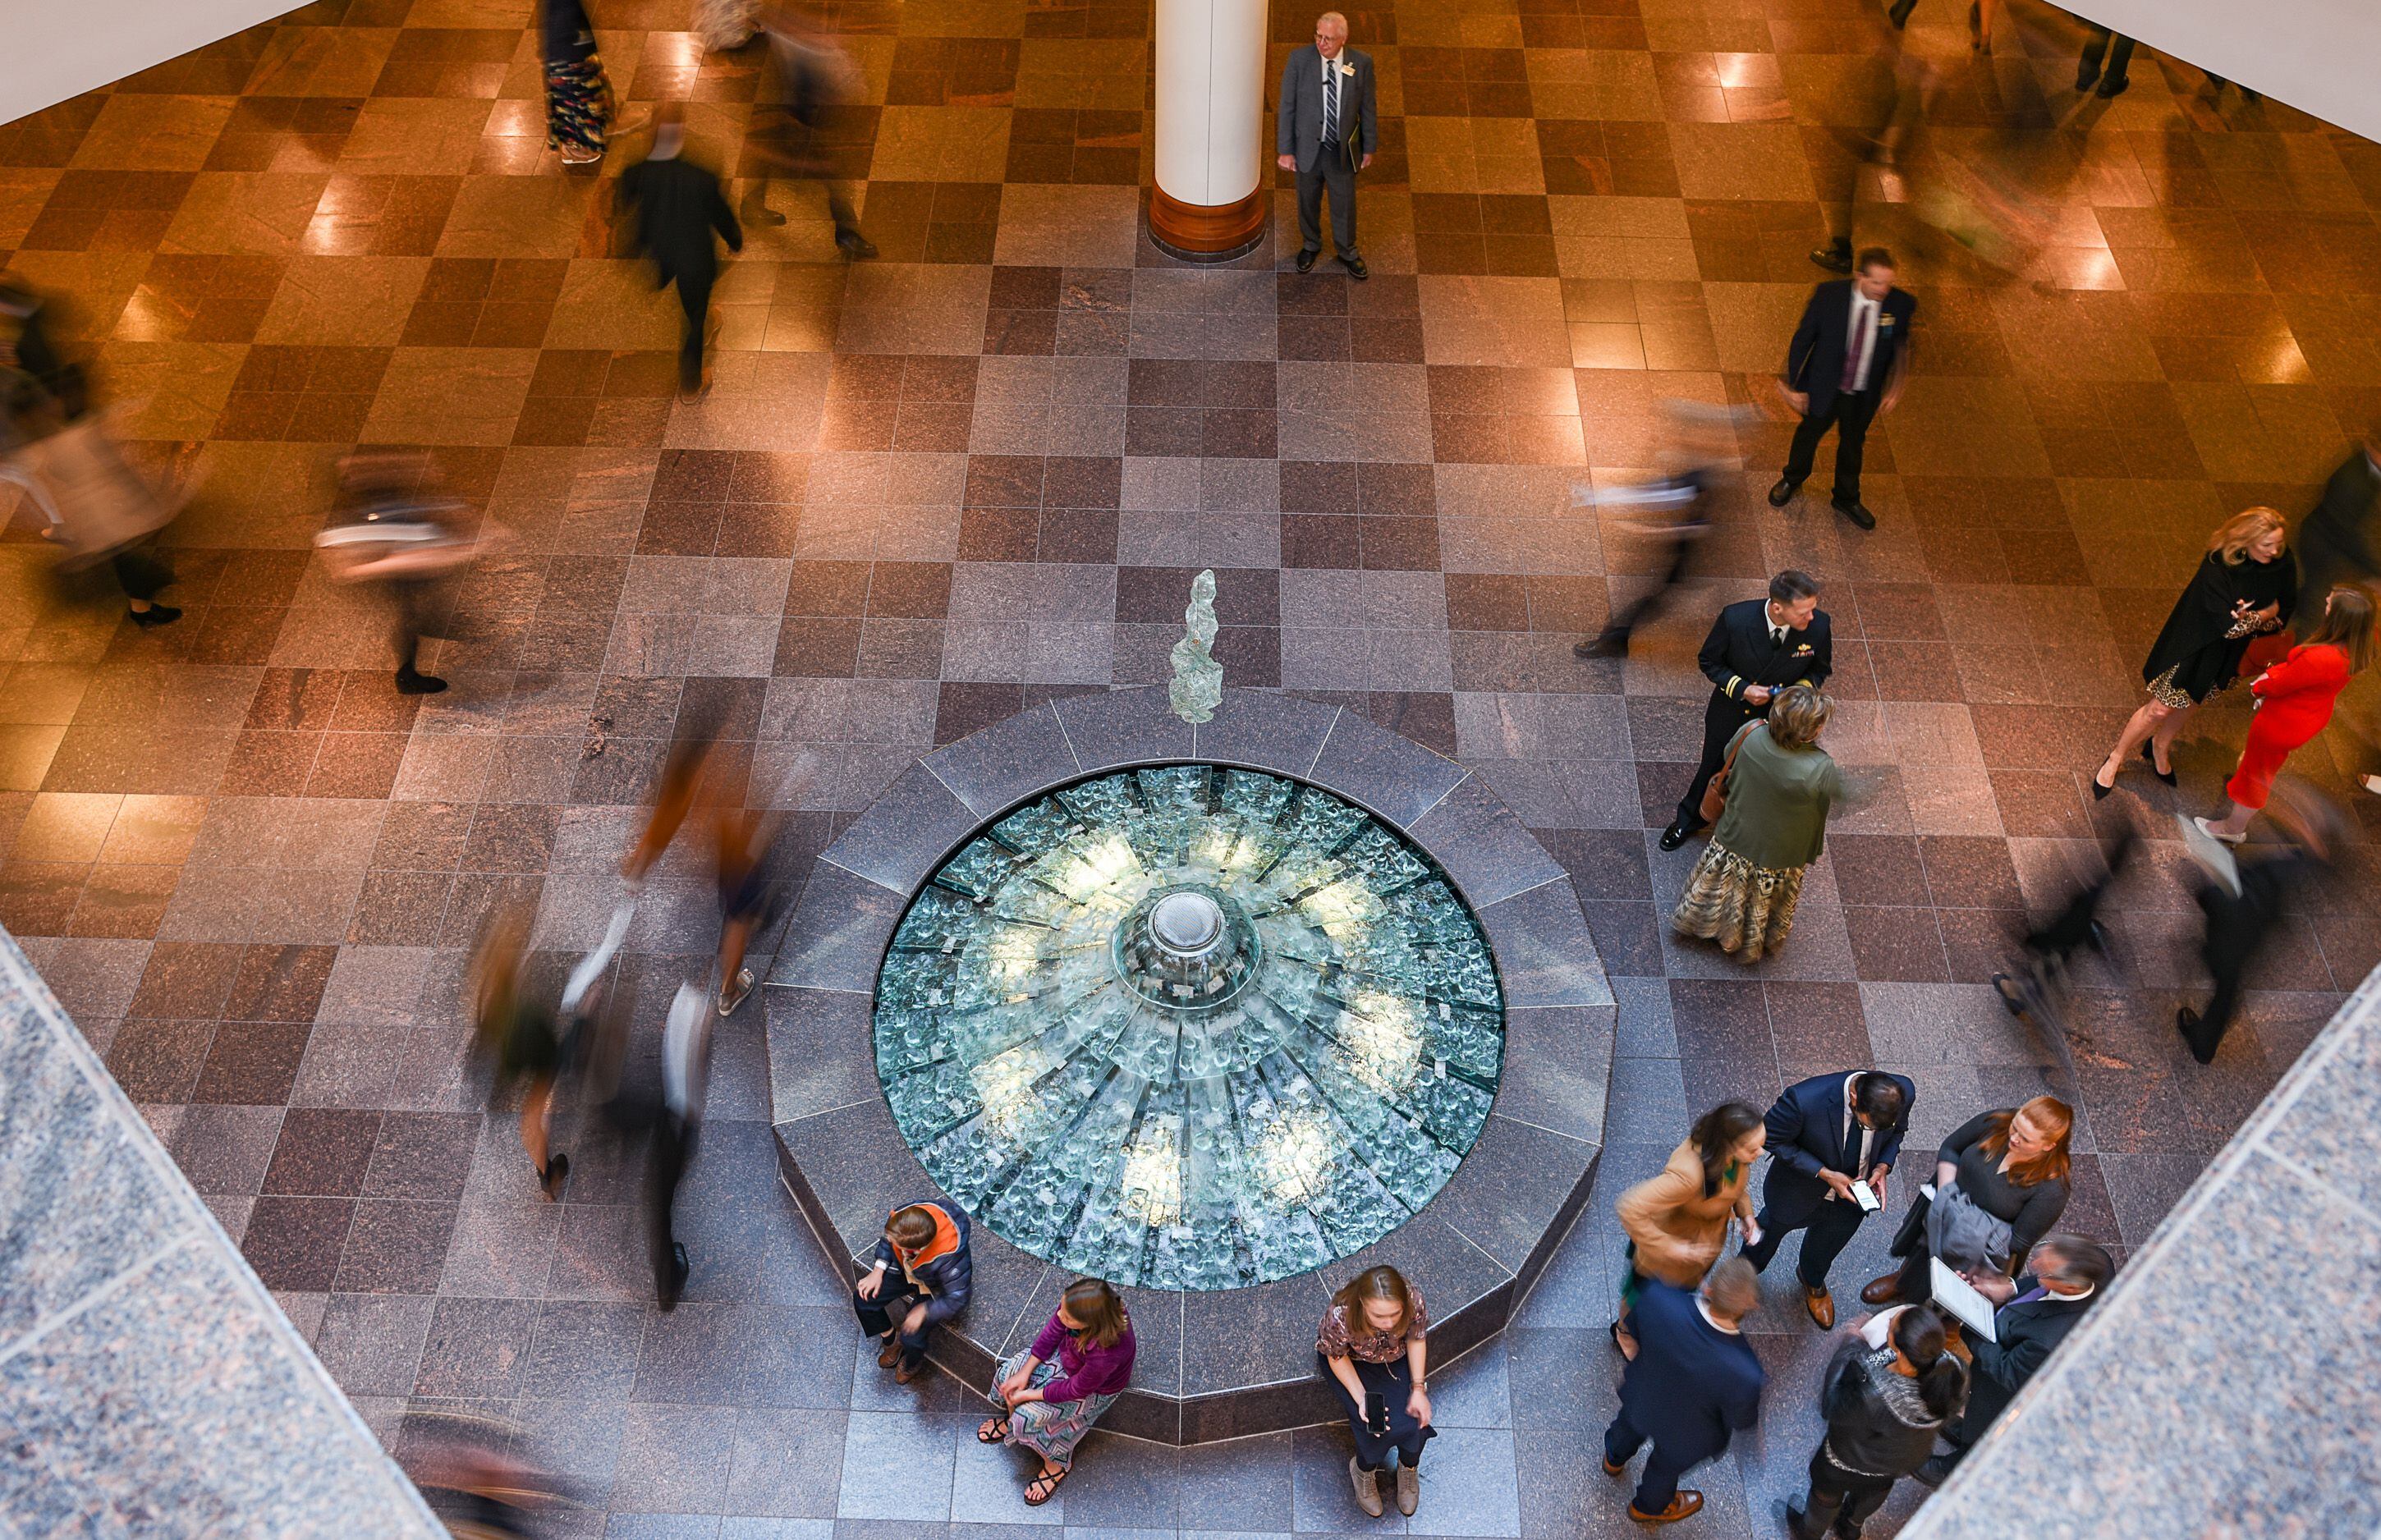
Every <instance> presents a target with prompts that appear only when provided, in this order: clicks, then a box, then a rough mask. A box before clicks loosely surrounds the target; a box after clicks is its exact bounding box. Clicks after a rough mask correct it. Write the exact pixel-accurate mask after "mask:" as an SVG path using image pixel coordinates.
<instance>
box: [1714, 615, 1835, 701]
mask: <svg viewBox="0 0 2381 1540" xmlns="http://www.w3.org/2000/svg"><path fill="white" fill-rule="evenodd" d="M1835 659H1836V648H1835V641H1834V639H1833V637H1832V636H1831V635H1830V634H1829V632H1828V628H1827V612H1826V611H1825V610H1820V611H1819V612H1818V613H1816V614H1815V615H1813V616H1812V617H1811V623H1810V625H1808V626H1807V627H1805V628H1803V629H1801V630H1799V631H1788V632H1787V633H1786V645H1784V646H1783V647H1773V646H1771V645H1770V642H1769V601H1768V600H1766V599H1745V600H1740V602H1738V603H1736V604H1733V605H1728V607H1727V608H1725V609H1723V610H1721V611H1720V612H1719V618H1718V619H1716V620H1715V621H1713V622H1712V629H1711V635H1709V636H1707V637H1705V638H1703V652H1702V653H1701V654H1698V655H1697V656H1696V659H1695V661H1696V662H1697V663H1698V664H1699V665H1701V666H1702V668H1703V678H1707V679H1709V680H1711V682H1712V684H1713V686H1714V687H1715V688H1716V689H1717V690H1718V691H1719V693H1720V694H1721V695H1723V696H1725V697H1727V698H1728V700H1730V701H1732V702H1734V703H1736V705H1737V707H1738V709H1739V710H1740V711H1742V712H1743V713H1744V715H1746V716H1747V717H1748V718H1750V717H1754V716H1766V715H1769V708H1768V707H1767V706H1765V705H1761V706H1756V705H1751V704H1748V703H1746V702H1745V699H1744V687H1745V686H1746V685H1749V684H1763V685H1767V686H1769V687H1770V688H1771V689H1773V690H1775V689H1777V688H1779V687H1781V686H1785V685H1789V684H1806V685H1809V686H1810V687H1811V688H1812V689H1813V690H1816V689H1818V688H1819V686H1820V685H1822V684H1824V683H1825V682H1826V678H1827V676H1828V675H1829V674H1830V673H1832V672H1833V671H1834V670H1835V666H1836V664H1835Z"/></svg>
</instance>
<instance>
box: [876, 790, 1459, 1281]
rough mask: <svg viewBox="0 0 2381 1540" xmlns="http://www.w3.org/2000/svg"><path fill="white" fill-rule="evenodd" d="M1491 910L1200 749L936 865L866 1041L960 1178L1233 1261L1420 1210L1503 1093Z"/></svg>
mask: <svg viewBox="0 0 2381 1540" xmlns="http://www.w3.org/2000/svg"><path fill="white" fill-rule="evenodd" d="M1504 1023H1505V1017H1504V1007H1503V1000H1502V997H1501V996H1500V995H1499V992H1498V989H1497V984H1496V968H1495V966H1494V964H1493V963H1492V962H1491V960H1490V957H1489V951H1488V947H1487V944H1486V942H1485V941H1484V938H1483V937H1482V935H1481V934H1480V928H1479V926H1478V924H1477V923H1475V922H1474V921H1473V919H1472V917H1471V911H1469V910H1467V909H1466V908H1465V907H1464V905H1463V902H1462V900H1461V899H1460V898H1458V897H1457V896H1456V894H1455V892H1454V890H1453V888H1452V887H1451V886H1449V885H1448V883H1447V880H1446V878H1445V876H1444V875H1443V874H1441V873H1440V872H1439V871H1438V869H1437V868H1436V867H1435V865H1434V864H1433V863H1432V862H1430V860H1429V858H1428V857H1426V856H1425V855H1423V854H1422V852H1421V851H1420V850H1419V849H1416V848H1415V847H1413V846H1412V845H1410V844H1409V843H1408V842H1407V841H1406V840H1405V839H1404V838H1403V837H1401V836H1399V835H1398V833H1397V831H1396V830H1394V829H1392V828H1391V827H1389V826H1388V825H1386V824H1383V823H1382V822H1380V821H1379V820H1378V819H1375V818H1374V817H1373V816H1372V815H1371V814H1370V813H1365V812H1363V811H1362V810H1361V809H1360V808H1357V807H1354V806H1351V805H1349V803H1348V802H1345V801H1341V800H1340V799H1338V798H1337V797H1335V796H1333V795H1331V794H1330V793H1329V792H1326V791H1324V790H1322V789H1320V788H1316V787H1313V786H1307V785H1304V784H1301V783H1300V782H1296V781H1291V780H1286V779H1283V778H1281V777H1279V776H1265V775H1257V774H1253V773H1251V772H1247V771H1240V770H1225V769H1219V768H1216V767H1214V766H1210V765H1203V764H1183V765H1166V766H1163V767H1159V768H1154V769H1145V770H1134V771H1124V772H1119V773H1117V774H1112V775H1105V776H1097V777H1095V778H1093V779H1091V780H1086V781H1082V782H1079V783H1078V784H1076V785H1074V786H1071V787H1068V788H1063V789H1061V790H1058V791H1056V792H1053V793H1051V794H1049V795H1046V796H1044V797H1042V798H1040V799H1038V800H1036V801H1032V802H1031V803H1028V804H1027V805H1025V806H1024V807H1022V808H1020V809H1019V810H1017V811H1016V812H1014V813H1009V814H1008V815H1007V817H1005V818H1002V819H1001V820H999V821H998V822H997V823H995V824H994V825H991V826H990V827H989V828H988V829H986V830H984V831H983V833H982V834H980V835H979V836H978V837H976V838H975V839H973V840H972V841H971V842H970V843H969V844H968V845H967V846H966V847H965V848H963V849H960V850H959V853H958V854H957V855H955V856H953V857H952V858H951V859H950V860H949V861H947V862H945V863H944V865H943V866H942V868H941V870H939V871H937V872H936V873H935V874H934V879H933V880H932V881H931V882H930V883H929V884H928V885H927V886H925V887H924V888H923V889H922V891H921V892H920V893H919V895H918V897H917V898H916V899H915V900H914V901H913V902H912V903H911V904H910V910H909V912H908V913H907V914H905V915H904V916H903V918H902V922H901V925H900V928H899V929H898V931H897V933H896V934H895V935H894V938H893V944H892V947H891V950H890V951H889V953H888V954H887V956H886V958H885V966H884V969H883V971H882V972H881V973H880V975H879V977H878V981H877V989H876V1019H875V1033H876V1067H877V1074H878V1076H879V1078H880V1079H881V1080H882V1082H884V1087H885V1099H886V1101H887V1102H888V1103H890V1104H891V1106H892V1109H893V1116H894V1119H895V1121H896V1122H897V1123H898V1124H899V1125H900V1128H901V1131H902V1134H903V1136H904V1137H905V1138H906V1139H908V1141H909V1143H910V1147H911V1148H912V1149H914V1150H915V1151H916V1152H917V1153H918V1155H919V1158H920V1159H921V1160H922V1161H923V1162H924V1164H925V1167H926V1169H927V1170H928V1171H929V1172H930V1173H931V1174H932V1175H933V1176H934V1179H935V1180H936V1181H937V1182H939V1183H940V1184H941V1185H942V1187H943V1188H944V1190H945V1191H946V1192H949V1193H950V1194H951V1196H952V1197H954V1198H956V1199H957V1200H959V1203H960V1204H962V1205H964V1206H965V1207H966V1208H967V1210H968V1211H969V1213H971V1215H973V1216H975V1217H976V1218H977V1219H978V1220H979V1221H980V1222H982V1223H984V1224H987V1225H989V1226H990V1227H991V1228H993V1229H994V1231H995V1232H996V1233H998V1234H1000V1235H1002V1236H1005V1237H1006V1238H1007V1239H1008V1240H1009V1241H1012V1242H1014V1243H1015V1244H1016V1245H1018V1246H1020V1247H1021V1248H1023V1249H1024V1250H1025V1251H1028V1252H1030V1253H1033V1254H1034V1255H1036V1256H1039V1257H1042V1258H1044V1259H1045V1260H1047V1261H1050V1262H1052V1263H1056V1264H1057V1265H1060V1266H1063V1267H1068V1268H1072V1269H1076V1270H1079V1271H1082V1272H1086V1273H1096V1274H1099V1275H1101V1276H1103V1277H1107V1278H1109V1279H1110V1280H1112V1281H1114V1282H1117V1283H1127V1284H1140V1285H1143V1286H1146V1287H1150V1288H1157V1289H1238V1288H1242V1287H1245V1286H1247V1285H1250V1284H1255V1283H1263V1282H1264V1281H1266V1280H1268V1279H1272V1278H1278V1277H1288V1276H1289V1275H1291V1274H1295V1273H1301V1272H1306V1271H1308V1270H1310V1269H1313V1268H1315V1267H1318V1266H1321V1265H1324V1264H1325V1263H1327V1262H1330V1261H1332V1260H1333V1259H1335V1258H1337V1257H1341V1256H1345V1255H1347V1254H1348V1253H1351V1252H1355V1251H1358V1250H1361V1248H1363V1247H1364V1246H1366V1245H1369V1244H1370V1243H1371V1242H1373V1241H1376V1240H1378V1239H1379V1238H1380V1237H1381V1236H1383V1235H1385V1234H1386V1233H1387V1232H1388V1231H1390V1230H1392V1229H1394V1228H1397V1227H1398V1225H1400V1224H1403V1223H1404V1222H1405V1221H1406V1220H1407V1219H1409V1218H1410V1217H1412V1216H1414V1215H1415V1214H1417V1213H1419V1212H1420V1211H1421V1209H1422V1205H1423V1204H1426V1203H1428V1202H1429V1201H1430V1200H1431V1198H1432V1196H1433V1195H1435V1193H1436V1192H1438V1190H1439V1189H1440V1188H1441V1187H1442V1186H1444V1185H1445V1184H1446V1182H1447V1178H1448V1177H1449V1176H1451V1175H1452V1174H1453V1173H1454V1171H1455V1168H1456V1166H1457V1165H1458V1163H1459V1162H1460V1161H1461V1160H1462V1158H1463V1155H1464V1154H1465V1152H1466V1151H1468V1150H1470V1149H1471V1143H1472V1141H1473V1140H1474V1139H1476V1138H1477V1137H1478V1136H1479V1133H1480V1130H1481V1127H1482V1125H1483V1124H1484V1122H1485V1121H1486V1119H1487V1117H1488V1109H1489V1106H1490V1104H1491V1103H1492V1102H1493V1101H1494V1100H1495V1099H1496V1082H1497V1077H1498V1073H1499V1070H1500V1069H1501V1067H1502V1063H1503V1054H1504Z"/></svg>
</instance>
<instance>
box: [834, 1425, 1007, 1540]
mask: <svg viewBox="0 0 2381 1540" xmlns="http://www.w3.org/2000/svg"><path fill="white" fill-rule="evenodd" d="M968 1421H969V1420H968V1419H967V1418H965V1417H961V1416H920V1415H915V1414H910V1413H903V1412H853V1413H851V1414H850V1423H849V1432H848V1433H847V1434H846V1435H845V1438H844V1446H843V1482H842V1485H841V1487H840V1488H839V1490H838V1496H837V1497H836V1518H837V1519H896V1520H903V1521H915V1522H925V1523H936V1524H940V1523H947V1522H949V1520H950V1513H951V1468H952V1463H953V1461H954V1460H955V1458H956V1452H957V1450H958V1448H959V1438H958V1435H959V1432H960V1431H961V1429H962V1427H963V1425H966V1424H968ZM1002 1452H1003V1451H1000V1450H995V1449H985V1448H982V1447H981V1446H978V1445H976V1444H975V1443H974V1441H973V1439H972V1437H971V1438H970V1440H969V1455H970V1458H983V1459H995V1458H998V1457H999V1456H1000V1454H1001V1453H1002Z"/></svg>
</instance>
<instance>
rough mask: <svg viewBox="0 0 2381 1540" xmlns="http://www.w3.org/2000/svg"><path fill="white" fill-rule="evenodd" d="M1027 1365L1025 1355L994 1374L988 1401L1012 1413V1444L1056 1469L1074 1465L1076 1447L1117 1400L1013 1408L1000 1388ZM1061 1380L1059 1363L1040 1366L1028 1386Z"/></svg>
mask: <svg viewBox="0 0 2381 1540" xmlns="http://www.w3.org/2000/svg"><path fill="white" fill-rule="evenodd" d="M1024 1362H1025V1354H1023V1353H1019V1354H1018V1355H1017V1356H1015V1357H1014V1358H1009V1359H1005V1360H1003V1361H1002V1363H1001V1365H1000V1367H999V1368H997V1369H995V1370H994V1371H993V1375H992V1383H993V1387H994V1388H993V1389H992V1390H991V1392H990V1393H989V1395H988V1397H987V1399H989V1400H990V1401H991V1402H992V1404H993V1405H995V1406H996V1407H999V1408H1000V1409H1001V1410H1002V1411H1004V1412H1007V1413H1008V1442H1009V1443H1011V1444H1013V1445H1015V1446H1016V1447H1017V1448H1020V1449H1032V1451H1033V1452H1034V1453H1035V1454H1038V1455H1040V1456H1041V1457H1042V1458H1043V1459H1044V1460H1046V1461H1049V1462H1050V1463H1051V1464H1053V1465H1057V1466H1068V1465H1072V1464H1073V1463H1074V1462H1075V1446H1076V1445H1078V1444H1080V1443H1081V1442H1082V1441H1083V1435H1085V1434H1087V1433H1089V1432H1091V1431H1092V1424H1093V1423H1096V1422H1098V1421H1099V1420H1100V1414H1101V1413H1102V1412H1105V1411H1107V1409H1108V1408H1110V1407H1112V1406H1114V1405H1115V1404H1116V1397H1114V1396H1085V1397H1084V1398H1083V1399H1081V1400H1079V1401H1027V1402H1026V1403H1025V1404H1024V1405H1022V1406H1019V1407H1010V1406H1008V1405H1007V1404H1006V1403H1005V1402H1003V1401H1002V1400H1001V1399H1000V1390H999V1386H1000V1383H1001V1381H1003V1380H1005V1379H1007V1377H1008V1376H1009V1375H1013V1374H1015V1373H1016V1372H1017V1366H1018V1365H1019V1364H1020V1363H1024ZM1057 1377H1058V1366H1057V1365H1056V1363H1037V1364H1035V1365H1034V1366H1033V1377H1032V1380H1030V1381H1028V1382H1027V1383H1029V1384H1031V1385H1034V1386H1044V1385H1047V1384H1049V1383H1050V1382H1051V1381H1052V1380H1054V1379H1056V1378H1057Z"/></svg>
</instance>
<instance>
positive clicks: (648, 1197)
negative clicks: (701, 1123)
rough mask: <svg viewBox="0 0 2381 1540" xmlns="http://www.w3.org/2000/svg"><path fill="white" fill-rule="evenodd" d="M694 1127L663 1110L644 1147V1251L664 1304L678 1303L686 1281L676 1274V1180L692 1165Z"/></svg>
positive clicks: (660, 1298) (656, 1288) (658, 1296)
mask: <svg viewBox="0 0 2381 1540" xmlns="http://www.w3.org/2000/svg"><path fill="white" fill-rule="evenodd" d="M695 1132H696V1125H695V1124H693V1123H691V1122H690V1121H688V1120H687V1119H686V1118H681V1117H679V1116H678V1114H677V1113H674V1112H670V1111H668V1110H666V1109H665V1110H664V1111H663V1113H662V1114H661V1116H660V1117H658V1118H655V1119H653V1142H652V1143H649V1144H648V1145H646V1147H645V1249H646V1254H647V1256H648V1258H649V1259H650V1260H651V1261H652V1263H653V1295H654V1297H655V1298H656V1299H658V1300H660V1301H661V1302H663V1303H664V1304H667V1305H674V1304H676V1303H678V1290H679V1289H683V1288H684V1287H685V1286H686V1279H685V1278H684V1277H681V1276H680V1275H679V1273H678V1235H677V1232H676V1224H675V1221H676V1218H677V1209H678V1179H680V1178H681V1177H683V1176H685V1175H686V1168H687V1167H688V1166H690V1165H691V1164H692V1163H693V1161H694V1142H695Z"/></svg>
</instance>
